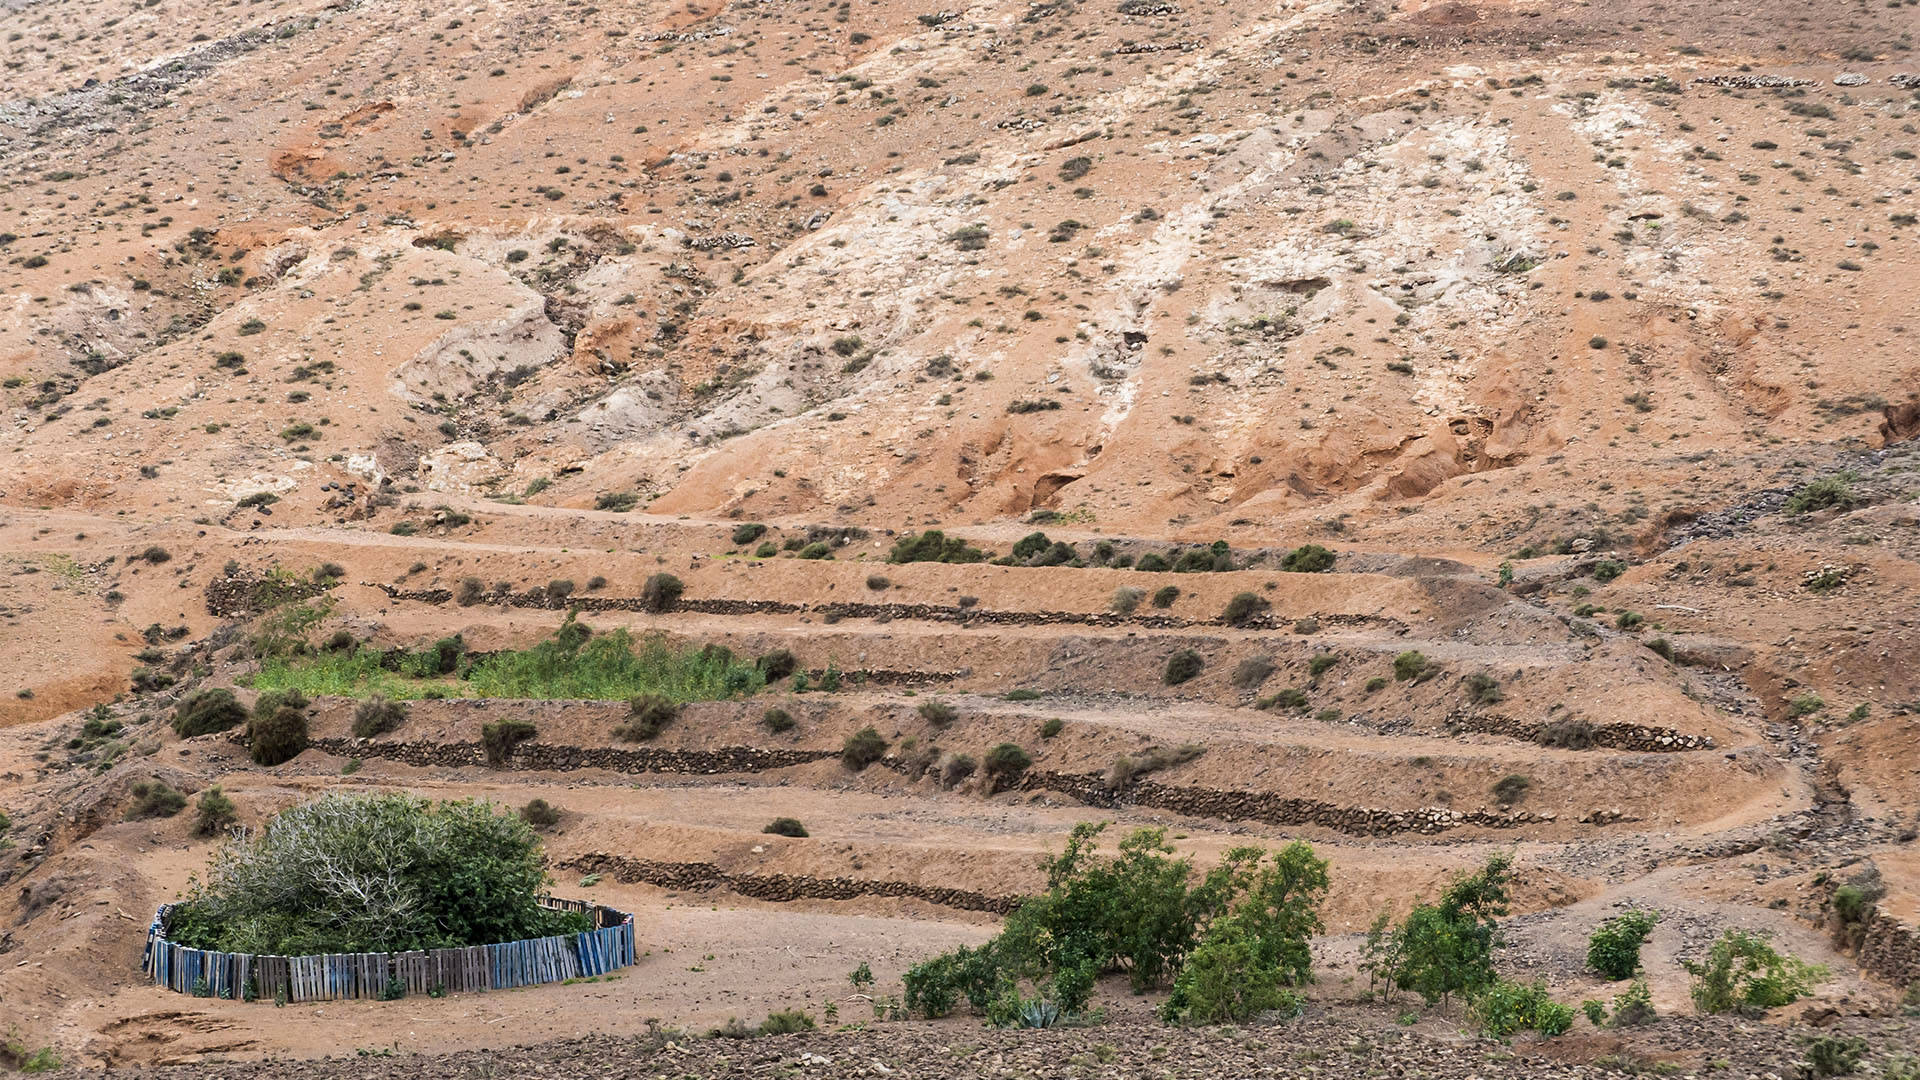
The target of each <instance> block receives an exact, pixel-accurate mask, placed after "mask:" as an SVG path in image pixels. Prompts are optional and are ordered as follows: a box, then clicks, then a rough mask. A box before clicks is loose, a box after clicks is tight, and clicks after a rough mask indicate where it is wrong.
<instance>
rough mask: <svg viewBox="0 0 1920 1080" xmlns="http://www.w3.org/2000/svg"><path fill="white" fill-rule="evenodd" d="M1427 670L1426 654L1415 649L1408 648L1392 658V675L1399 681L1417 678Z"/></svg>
mask: <svg viewBox="0 0 1920 1080" xmlns="http://www.w3.org/2000/svg"><path fill="white" fill-rule="evenodd" d="M1427 670H1428V669H1427V656H1426V654H1425V653H1423V652H1420V651H1419V650H1417V649H1409V650H1407V651H1406V652H1403V653H1401V654H1400V655H1399V656H1396V657H1394V658H1393V677H1394V678H1395V679H1398V680H1399V681H1401V682H1407V681H1408V680H1410V679H1418V678H1419V677H1420V676H1422V675H1424V674H1426V673H1427Z"/></svg>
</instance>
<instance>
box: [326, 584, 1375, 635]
mask: <svg viewBox="0 0 1920 1080" xmlns="http://www.w3.org/2000/svg"><path fill="white" fill-rule="evenodd" d="M361 584H363V585H365V586H367V587H369V588H375V589H379V590H380V591H381V592H384V593H386V594H387V598H388V599H389V600H396V601H398V600H408V601H413V602H416V603H423V604H435V605H439V604H445V603H447V602H449V601H451V600H452V599H453V593H452V592H451V591H450V590H447V589H402V588H399V587H397V586H394V585H387V584H383V583H381V582H377V581H367V582H362V583H361ZM482 604H505V605H507V606H508V607H521V608H543V609H546V610H549V611H567V610H569V609H572V608H579V609H580V610H581V611H583V612H594V611H634V612H641V613H650V610H651V609H650V608H649V607H648V606H647V604H646V602H645V601H644V600H642V599H641V598H639V597H637V596H581V595H578V594H575V595H570V596H567V597H564V598H556V597H551V596H548V595H546V593H545V592H544V591H530V592H524V593H506V594H504V595H502V594H488V596H487V597H486V599H485V600H483V601H482ZM476 606H479V605H476ZM673 612H691V613H693V614H698V615H798V614H803V613H805V614H813V615H819V616H821V617H823V618H827V619H912V620H917V621H921V622H950V623H968V624H974V625H982V624H984V625H991V626H1137V627H1141V628H1144V629H1148V630H1184V629H1189V628H1194V627H1225V626H1227V625H1228V623H1227V621H1226V620H1225V619H1222V618H1213V619H1183V618H1181V617H1179V616H1177V615H1154V614H1139V615H1122V614H1119V613H1118V612H1113V611H990V610H987V609H984V608H978V607H960V606H959V605H957V604H951V605H949V604H872V603H863V602H858V601H835V602H832V603H826V604H794V603H788V602H787V601H784V600H693V599H685V598H683V599H680V600H678V601H676V602H675V603H674V604H673V606H672V607H670V608H668V609H667V612H664V613H660V614H665V613H673ZM1317 618H1318V619H1319V621H1320V622H1322V623H1325V624H1330V625H1336V626H1388V627H1393V626H1398V625H1400V624H1399V622H1398V621H1397V620H1394V619H1388V618H1383V617H1381V616H1378V615H1344V614H1343V615H1322V616H1318V617H1317ZM1292 626H1293V620H1292V619H1289V618H1285V617H1282V616H1279V615H1272V614H1262V615H1256V616H1254V617H1252V618H1250V619H1247V620H1245V621H1244V622H1243V623H1241V624H1240V626H1239V627H1238V629H1243V630H1281V629H1289V628H1291V627H1292Z"/></svg>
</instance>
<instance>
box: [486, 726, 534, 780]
mask: <svg viewBox="0 0 1920 1080" xmlns="http://www.w3.org/2000/svg"><path fill="white" fill-rule="evenodd" d="M539 733H540V730H539V729H538V728H536V727H534V726H533V725H532V724H530V723H528V722H527V721H525V720H495V721H493V722H491V723H486V724H482V725H480V745H481V746H482V747H483V748H485V750H486V752H487V764H489V765H491V766H493V767H494V768H496V769H498V768H501V767H503V766H505V765H506V763H507V760H508V759H509V758H511V757H512V756H513V749H514V747H516V746H519V745H520V744H521V743H523V742H526V741H527V740H528V739H531V738H533V737H534V736H535V735H538V734H539Z"/></svg>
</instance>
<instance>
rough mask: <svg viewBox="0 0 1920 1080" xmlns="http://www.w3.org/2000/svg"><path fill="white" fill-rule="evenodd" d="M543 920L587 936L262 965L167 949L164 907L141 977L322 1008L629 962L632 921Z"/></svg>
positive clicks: (590, 909)
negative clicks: (574, 923)
mask: <svg viewBox="0 0 1920 1080" xmlns="http://www.w3.org/2000/svg"><path fill="white" fill-rule="evenodd" d="M538 903H539V904H540V906H541V907H543V908H546V909H547V910H549V911H561V912H570V913H574V914H581V915H585V916H587V917H588V919H589V920H591V923H592V926H593V929H591V930H586V931H582V932H580V933H577V934H560V935H557V936H553V937H541V938H529V939H526V940H524V941H506V942H500V943H498V944H494V945H470V946H466V947H463V948H450V949H416V950H412V951H408V952H375V953H325V954H321V955H316V956H261V955H256V954H254V953H235V952H215V951H213V950H210V949H195V948H189V947H188V946H185V945H180V944H178V943H176V942H172V941H168V940H167V916H168V913H169V912H170V911H171V910H172V909H173V907H174V905H172V904H166V905H163V906H162V907H161V908H160V910H158V911H157V912H155V913H154V916H153V925H152V926H150V927H148V928H147V948H146V954H145V956H144V958H143V959H142V961H141V970H143V971H145V972H146V973H147V974H148V975H150V976H151V977H152V978H153V981H154V982H156V983H158V984H159V985H161V986H164V987H167V988H168V989H170V990H175V991H178V992H180V993H183V994H193V995H195V996H197V997H217V998H229V999H231V998H238V999H240V1000H243V1001H253V1000H257V999H260V998H266V999H268V1000H272V1001H329V1000H338V999H343V998H374V999H378V1000H381V1001H389V1000H393V999H395V998H399V997H404V996H407V995H410V994H440V993H448V992H452V991H458V990H507V989H511V988H513V987H516V986H537V985H539V984H541V983H554V982H564V981H565V980H567V979H578V978H591V977H593V976H596V975H603V974H606V973H607V972H610V971H613V970H615V969H617V968H623V967H628V966H630V965H632V964H633V962H634V944H633V940H634V939H633V916H632V915H630V914H628V913H626V912H624V911H617V910H615V909H613V908H610V907H604V906H602V905H599V904H593V903H589V902H587V901H584V900H562V899H558V898H555V897H550V896H543V897H540V898H539V900H538Z"/></svg>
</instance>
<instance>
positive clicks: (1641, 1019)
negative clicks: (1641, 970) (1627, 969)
mask: <svg viewBox="0 0 1920 1080" xmlns="http://www.w3.org/2000/svg"><path fill="white" fill-rule="evenodd" d="M1654 1018H1655V1013H1654V1011H1653V988H1652V987H1651V986H1648V985H1647V980H1646V979H1645V977H1641V978H1638V979H1635V980H1633V981H1632V982H1630V983H1628V984H1627V988H1626V989H1625V990H1622V991H1620V992H1619V993H1618V994H1616V995H1614V998H1613V1026H1614V1027H1637V1026H1639V1025H1641V1024H1650V1023H1652V1022H1653V1020H1654Z"/></svg>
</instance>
